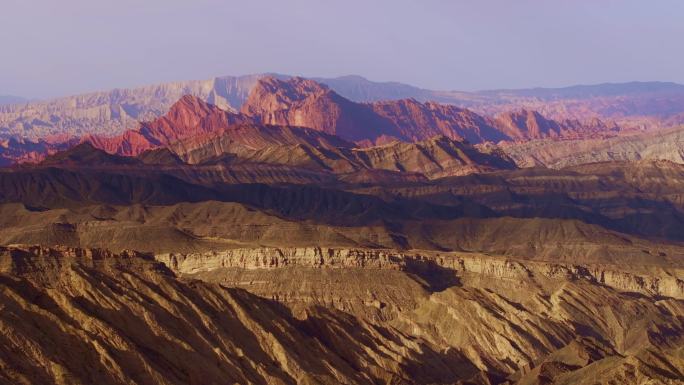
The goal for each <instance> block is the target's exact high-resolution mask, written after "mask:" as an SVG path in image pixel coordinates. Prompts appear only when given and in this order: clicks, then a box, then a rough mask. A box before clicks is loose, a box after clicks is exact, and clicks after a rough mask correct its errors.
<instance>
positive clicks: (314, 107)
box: [242, 77, 610, 146]
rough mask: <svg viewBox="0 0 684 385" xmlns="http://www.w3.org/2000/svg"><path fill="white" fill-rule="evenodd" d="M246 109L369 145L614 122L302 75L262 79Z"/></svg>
mask: <svg viewBox="0 0 684 385" xmlns="http://www.w3.org/2000/svg"><path fill="white" fill-rule="evenodd" d="M242 113H243V114H246V115H250V116H253V117H254V118H255V119H257V120H258V121H260V122H262V123H265V124H277V125H288V126H303V127H310V128H313V129H316V130H319V131H324V132H327V133H330V134H335V135H339V136H341V137H342V138H345V139H347V140H352V141H355V142H357V143H360V144H362V145H366V146H367V145H371V144H382V143H387V142H388V141H390V140H392V139H399V140H404V141H410V142H414V141H421V140H426V139H429V138H432V137H434V136H436V135H444V136H446V137H449V138H451V139H457V140H463V139H465V140H467V141H469V142H471V143H482V142H499V141H502V140H504V141H505V140H509V141H520V140H529V139H541V138H565V137H572V138H575V137H584V136H585V135H590V136H595V135H596V132H600V131H601V130H603V129H607V128H610V126H608V125H606V124H604V123H603V122H601V121H594V122H590V123H589V124H586V123H583V122H580V121H577V120H575V121H566V122H556V121H554V120H550V119H547V118H545V117H544V116H542V115H541V114H539V113H538V112H536V111H531V110H521V111H515V112H508V113H504V114H501V115H499V116H497V117H496V118H494V119H492V118H487V117H484V116H481V115H478V114H476V113H474V112H472V111H470V110H467V109H463V108H459V107H456V106H454V105H448V104H439V103H435V102H426V103H421V102H418V101H416V100H415V99H402V100H392V101H381V102H373V103H355V102H352V101H350V100H347V99H345V98H343V97H342V96H340V95H338V94H336V93H335V92H334V91H332V90H330V89H329V88H328V87H326V86H324V85H321V84H318V83H316V82H314V81H312V80H308V79H302V78H291V79H287V80H283V79H276V78H272V77H266V78H262V79H260V80H259V81H258V82H257V83H256V85H255V87H254V89H253V90H252V93H251V94H250V96H249V98H248V99H247V101H246V103H245V104H244V105H243V107H242ZM609 131H610V130H609Z"/></svg>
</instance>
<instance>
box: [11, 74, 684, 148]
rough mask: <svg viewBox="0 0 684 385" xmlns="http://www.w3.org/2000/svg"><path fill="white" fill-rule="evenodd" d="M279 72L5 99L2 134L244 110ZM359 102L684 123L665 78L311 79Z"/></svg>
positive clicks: (94, 130) (679, 93) (115, 127)
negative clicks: (470, 85)
mask: <svg viewBox="0 0 684 385" xmlns="http://www.w3.org/2000/svg"><path fill="white" fill-rule="evenodd" d="M266 76H273V77H276V78H279V79H287V78H290V77H291V76H289V75H281V74H253V75H245V76H221V77H216V78H213V79H208V80H195V81H181V82H172V83H163V84H158V85H149V86H142V87H135V88H128V89H114V90H110V91H102V92H93V93H88V94H82V95H75V96H68V97H62V98H57V99H52V100H47V101H31V102H27V103H23V102H22V103H21V104H12V105H2V103H0V137H3V136H4V137H7V136H17V137H22V138H28V139H32V140H38V139H40V138H44V137H47V136H51V135H64V134H66V135H71V136H81V135H86V134H97V135H99V134H104V135H107V136H113V135H117V134H120V133H122V132H123V131H125V130H126V129H128V128H131V127H134V126H135V125H136V124H137V122H138V121H146V120H152V119H155V118H157V117H159V116H162V115H163V114H164V113H166V111H168V109H169V108H170V107H171V105H172V104H173V103H174V102H175V101H176V100H178V99H180V98H181V97H182V96H183V95H194V96H197V97H199V98H200V99H202V100H204V101H206V102H209V103H211V104H214V105H217V106H219V107H220V108H222V109H225V110H229V111H231V110H232V111H236V110H239V109H240V108H241V106H242V104H243V103H244V101H245V100H246V99H247V96H248V95H249V92H250V91H251V89H252V87H254V85H255V84H256V83H257V81H258V80H259V79H261V78H263V77H266ZM313 80H316V81H318V82H320V83H323V84H326V85H328V86H329V87H330V88H331V89H332V90H334V91H335V92H337V93H338V94H339V95H340V96H342V97H345V98H347V99H350V100H352V101H355V102H372V101H380V100H397V99H408V98H413V99H416V100H417V101H420V102H427V101H435V102H439V103H446V104H453V105H457V106H459V107H467V108H469V109H471V110H473V111H475V112H477V113H480V114H484V115H487V116H493V115H496V114H499V113H502V112H506V111H511V110H517V109H520V108H525V109H531V110H536V111H538V112H539V113H541V114H543V115H544V116H545V117H547V118H550V119H554V120H558V121H563V120H566V119H570V120H581V121H585V120H591V119H594V118H599V119H602V120H621V121H618V123H622V122H626V123H629V124H631V126H633V127H637V128H639V127H642V128H643V127H647V128H652V127H660V126H663V125H665V126H673V125H677V124H680V123H682V122H684V86H682V85H679V84H675V83H664V82H641V83H639V82H632V83H623V84H600V85H592V86H572V87H565V88H555V89H553V88H548V89H545V88H533V89H521V90H494V91H480V92H460V91H434V90H427V89H422V88H419V87H414V86H410V85H407V84H403V83H398V82H373V81H370V80H367V79H365V78H363V77H361V76H356V75H351V76H342V77H338V78H314V79H313Z"/></svg>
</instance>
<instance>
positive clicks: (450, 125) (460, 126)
mask: <svg viewBox="0 0 684 385" xmlns="http://www.w3.org/2000/svg"><path fill="white" fill-rule="evenodd" d="M250 125H251V126H253V127H250V128H248V129H246V128H245V127H242V128H241V129H240V130H238V131H240V132H242V133H241V134H239V135H238V134H237V132H238V131H236V132H235V135H237V137H232V138H228V140H230V141H231V143H233V142H236V141H238V142H240V141H249V140H250V139H249V138H250V136H249V135H252V134H254V133H256V134H257V138H256V139H254V138H252V139H253V140H256V141H257V142H258V141H262V140H264V138H265V137H268V139H265V140H266V142H268V143H270V144H271V145H278V144H287V145H291V144H292V143H291V141H288V140H285V139H286V138H285V136H287V135H290V136H292V132H290V133H289V134H286V135H285V136H283V135H284V134H283V132H282V127H304V128H309V129H310V130H314V131H317V132H319V133H321V132H322V133H325V134H328V137H326V138H325V140H326V141H332V142H338V143H336V144H335V145H334V146H335V147H347V146H351V144H350V143H348V142H346V141H353V142H356V144H357V145H361V146H363V147H368V146H372V145H383V144H389V143H391V142H393V141H396V140H401V141H405V142H419V141H424V140H428V139H430V138H433V137H435V136H444V137H447V138H449V139H452V140H456V141H461V140H467V141H468V142H470V143H483V142H499V141H526V140H530V139H544V138H585V137H597V136H599V137H600V136H605V135H607V134H606V133H611V132H616V131H617V130H619V128H617V127H616V126H608V125H606V124H605V123H603V122H601V121H600V120H594V121H593V122H591V123H590V124H588V125H587V124H583V123H580V122H579V121H564V122H562V123H559V122H557V121H554V120H550V119H546V118H545V117H543V116H542V115H541V114H539V113H537V112H535V111H531V110H521V111H516V112H511V113H505V114H500V115H498V116H497V117H496V118H488V117H483V116H481V115H478V114H476V113H474V112H472V111H470V110H468V109H463V108H459V107H456V106H453V105H445V104H439V103H435V102H425V103H421V102H418V101H416V100H415V99H402V100H395V101H380V102H372V103H356V102H353V101H350V100H348V99H346V98H344V97H342V96H340V95H339V94H337V93H335V92H334V91H332V90H331V89H329V88H328V87H327V86H325V85H322V84H319V83H317V82H315V81H313V80H308V79H302V78H290V79H282V78H276V77H264V78H261V79H260V80H259V81H257V83H256V85H255V86H254V87H253V89H252V92H251V93H250V95H249V97H248V99H247V101H246V102H245V104H244V105H243V106H242V109H241V113H232V112H228V111H225V110H223V109H221V108H219V107H217V106H215V105H212V104H209V103H207V102H205V101H203V100H202V99H200V98H198V97H195V96H184V97H182V98H181V99H180V100H178V101H177V102H176V103H175V104H173V105H172V106H171V108H170V110H169V111H168V113H167V114H166V115H164V116H162V117H160V118H158V119H155V120H152V121H148V122H143V123H140V124H139V127H138V128H136V129H133V130H128V131H126V132H124V133H123V134H121V135H119V136H114V137H105V136H96V135H88V136H85V137H83V138H81V139H80V140H79V139H78V138H71V139H68V140H62V141H58V142H45V143H43V142H35V143H34V142H24V141H16V140H14V141H12V140H10V141H6V142H3V144H2V146H1V147H0V163H4V164H6V165H7V164H11V163H16V162H22V161H40V160H41V159H42V158H44V157H45V156H46V155H48V154H51V153H54V152H56V151H59V150H63V149H66V148H69V147H71V146H72V145H73V144H74V142H79V141H80V142H89V143H91V144H92V145H93V146H95V147H96V148H100V149H103V150H105V151H107V152H109V153H111V154H117V155H130V156H135V155H138V154H141V153H143V152H144V151H146V150H150V149H154V148H159V147H164V146H167V145H170V144H172V143H176V142H179V141H181V140H185V139H188V138H192V140H193V141H194V143H195V144H194V145H192V146H191V147H192V148H196V147H202V144H203V143H204V142H205V141H207V140H209V138H211V137H215V136H220V135H222V133H224V132H225V131H226V130H228V129H229V128H233V129H234V128H235V127H237V126H250ZM268 125H273V126H280V127H281V128H280V129H275V130H274V129H272V128H270V129H269V128H265V127H266V126H268ZM246 132H248V133H250V134H249V135H247V134H245V133H246ZM300 134H301V135H303V137H306V136H311V135H312V134H311V132H308V133H306V132H303V131H297V135H300ZM235 135H234V136H235ZM240 135H247V136H246V137H244V138H241V137H239V136H240ZM331 135H335V136H337V137H336V138H332V136H331ZM229 137H230V135H229ZM278 138H280V139H283V140H284V142H283V143H278V140H280V139H278ZM340 138H341V139H340ZM243 139H244V140H243ZM300 139H301V138H300ZM320 139H321V138H320V137H318V136H315V135H314V139H313V140H314V141H317V140H320ZM298 140H299V139H298ZM341 142H344V143H341ZM303 143H306V144H311V143H309V141H308V139H307V140H304V142H303ZM262 144H263V143H262ZM248 147H249V144H248Z"/></svg>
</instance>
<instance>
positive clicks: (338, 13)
mask: <svg viewBox="0 0 684 385" xmlns="http://www.w3.org/2000/svg"><path fill="white" fill-rule="evenodd" d="M0 37H2V40H1V41H2V45H3V48H2V51H0V52H2V56H1V57H0V94H15V95H21V96H27V97H50V96H58V95H66V94H73V93H79V92H85V91H92V90H100V89H108V88H114V87H128V86H133V85H141V84H148V83H156V82H163V81H171V80H184V79H203V78H209V77H212V76H216V75H228V74H234V75H239V74H247V73H256V72H280V73H287V74H300V75H304V76H338V75H345V74H359V75H363V76H366V77H368V78H370V79H372V80H396V81H401V82H406V83H411V84H415V85H418V86H422V87H426V88H434V89H459V90H474V89H491V88H517V87H533V86H546V87H553V86H564V85H572V84H578V83H584V84H587V83H598V82H620V81H629V80H663V81H676V82H681V83H684V49H683V48H684V1H682V0H462V1H457V0H452V1H447V0H420V1H419V0H344V1H331V0H242V1H232V0H231V1H227V0H224V1H221V0H116V1H114V0H2V2H1V4H0Z"/></svg>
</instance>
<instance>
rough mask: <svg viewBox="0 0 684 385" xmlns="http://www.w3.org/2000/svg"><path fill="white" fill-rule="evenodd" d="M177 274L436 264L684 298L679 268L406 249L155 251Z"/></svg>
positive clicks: (682, 272) (487, 274)
mask: <svg viewBox="0 0 684 385" xmlns="http://www.w3.org/2000/svg"><path fill="white" fill-rule="evenodd" d="M155 259H157V260H158V261H160V262H163V263H165V264H166V265H167V266H169V268H171V269H172V270H174V271H177V272H178V273H181V274H197V273H200V272H208V271H211V270H215V269H221V268H241V269H276V268H286V267H315V268H333V269H334V268H370V269H395V270H412V269H416V268H419V267H424V268H427V267H429V266H437V267H440V268H445V269H449V270H452V271H453V272H454V274H456V275H459V274H476V275H479V276H485V277H490V278H494V279H507V280H517V279H522V280H526V279H534V278H539V279H550V280H558V281H577V280H587V281H590V282H593V283H597V284H601V285H605V286H608V287H611V288H614V289H616V290H619V291H624V292H634V293H640V294H644V295H649V296H665V297H672V298H678V299H684V279H682V277H684V270H682V269H673V270H670V271H668V270H666V269H662V268H661V269H652V270H649V269H646V270H645V271H641V272H640V271H639V267H638V266H635V267H632V268H631V269H630V268H629V267H624V268H623V267H620V266H611V265H572V264H564V263H552V262H536V261H534V262H533V261H525V262H522V261H520V260H509V259H501V258H496V257H489V256H484V255H477V254H475V255H472V254H467V253H451V254H449V253H443V254H442V253H435V252H429V251H425V252H415V253H405V252H397V251H391V250H371V249H332V248H257V249H239V248H238V249H229V250H224V251H213V252H206V253H189V254H175V253H165V254H157V255H155Z"/></svg>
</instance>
